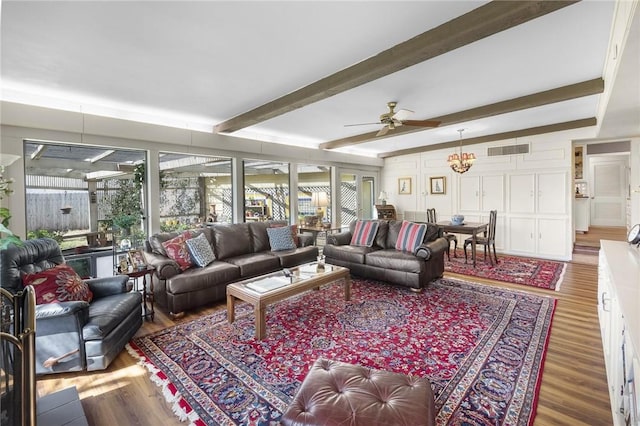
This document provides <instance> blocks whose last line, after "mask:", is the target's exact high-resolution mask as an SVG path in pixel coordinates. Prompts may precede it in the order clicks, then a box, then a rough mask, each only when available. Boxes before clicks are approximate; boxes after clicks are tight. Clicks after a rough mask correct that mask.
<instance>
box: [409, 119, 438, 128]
mask: <svg viewBox="0 0 640 426" xmlns="http://www.w3.org/2000/svg"><path fill="white" fill-rule="evenodd" d="M402 124H404V125H405V126H415V127H438V126H439V125H440V121H437V120H404V121H403V122H402Z"/></svg>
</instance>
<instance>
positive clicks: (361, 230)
mask: <svg viewBox="0 0 640 426" xmlns="http://www.w3.org/2000/svg"><path fill="white" fill-rule="evenodd" d="M379 226H380V224H379V222H378V221H375V220H359V221H357V222H356V226H355V227H354V228H353V235H352V237H351V243H350V244H351V245H354V246H364V247H371V246H373V243H374V241H375V238H376V234H377V233H378V227H379Z"/></svg>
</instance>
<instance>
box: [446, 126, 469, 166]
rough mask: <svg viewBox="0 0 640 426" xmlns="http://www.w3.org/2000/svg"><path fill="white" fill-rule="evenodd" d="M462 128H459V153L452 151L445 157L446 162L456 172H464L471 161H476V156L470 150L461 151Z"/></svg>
mask: <svg viewBox="0 0 640 426" xmlns="http://www.w3.org/2000/svg"><path fill="white" fill-rule="evenodd" d="M463 131H464V129H459V130H458V132H460V154H458V153H457V152H456V153H453V154H451V155H449V158H447V162H448V163H449V167H451V170H453V171H454V172H456V173H460V174H462V173H464V172H466V171H467V170H469V169H470V168H471V166H472V165H473V162H474V161H476V156H475V155H473V153H472V152H469V153H466V152H462V132H463Z"/></svg>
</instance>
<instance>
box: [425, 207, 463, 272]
mask: <svg viewBox="0 0 640 426" xmlns="http://www.w3.org/2000/svg"><path fill="white" fill-rule="evenodd" d="M437 221H438V218H437V215H436V209H434V208H431V209H427V222H429V223H436V222H437ZM443 237H445V238H446V239H447V241H448V242H449V245H448V247H447V259H449V260H451V254H450V250H451V242H452V241H453V245H454V248H453V256H454V257H456V250H457V249H458V238H457V237H456V236H455V234H448V233H446V232H445V233H444V235H443Z"/></svg>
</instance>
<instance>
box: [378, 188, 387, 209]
mask: <svg viewBox="0 0 640 426" xmlns="http://www.w3.org/2000/svg"><path fill="white" fill-rule="evenodd" d="M378 200H380V204H382V205H383V206H386V205H387V193H386V192H385V191H380V195H378Z"/></svg>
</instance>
